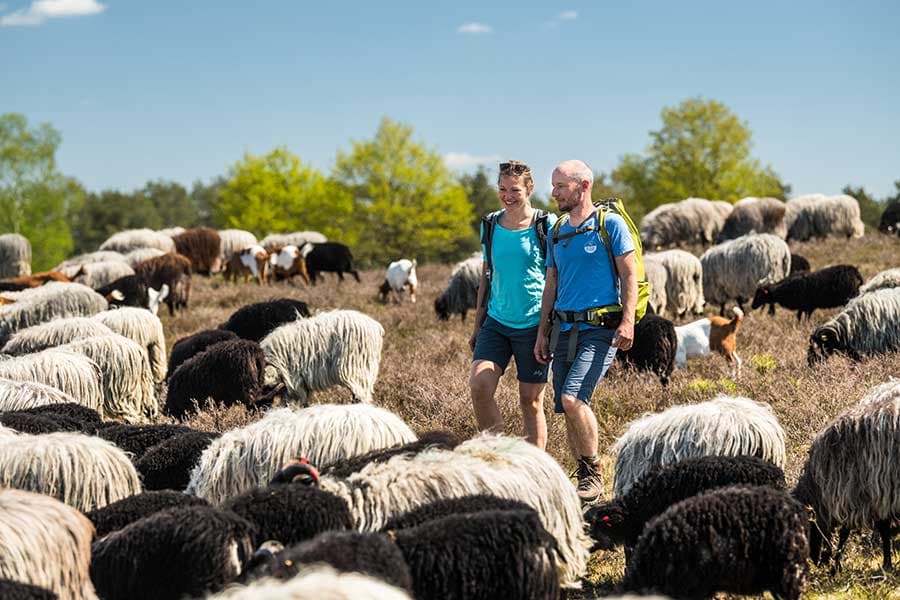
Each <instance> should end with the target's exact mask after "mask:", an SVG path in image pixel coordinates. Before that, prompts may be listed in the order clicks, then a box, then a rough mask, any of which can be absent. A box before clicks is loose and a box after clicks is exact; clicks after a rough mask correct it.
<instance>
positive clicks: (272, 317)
mask: <svg viewBox="0 0 900 600" xmlns="http://www.w3.org/2000/svg"><path fill="white" fill-rule="evenodd" d="M310 315H311V313H310V312H309V306H307V304H306V302H301V301H300V300H294V299H292V298H276V299H274V300H267V301H265V302H257V303H255V304H248V305H246V306H243V307H241V308H239V309H238V310H236V311H235V312H233V313H232V314H231V316H230V317H228V321H226V322H225V324H224V325H222V326H221V327H220V329H224V330H227V331H233V332H234V333H235V334H237V336H238V337H240V338H243V339H245V340H252V341H254V342H259V341H262V339H263V338H264V337H266V336H267V335H269V334H270V333H271V332H272V331H273V330H274V329H275V328H276V327H280V326H281V325H284V324H285V323H290V322H292V321H296V320H297V319H301V318H308V317H309V316H310Z"/></svg>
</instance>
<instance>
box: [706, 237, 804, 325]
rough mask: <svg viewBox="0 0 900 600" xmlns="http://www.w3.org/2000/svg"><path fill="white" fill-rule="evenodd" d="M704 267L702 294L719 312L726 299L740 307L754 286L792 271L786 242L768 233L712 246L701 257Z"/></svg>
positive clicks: (781, 277)
mask: <svg viewBox="0 0 900 600" xmlns="http://www.w3.org/2000/svg"><path fill="white" fill-rule="evenodd" d="M700 263H701V265H702V267H703V295H704V296H706V300H707V302H711V303H712V304H718V305H719V306H720V313H719V314H721V315H724V314H725V303H726V302H728V301H730V300H735V301H736V302H737V304H738V306H739V307H740V308H741V309H743V308H744V303H745V302H747V301H748V300H750V299H751V298H752V297H753V294H754V293H755V292H756V288H757V287H759V286H760V285H766V284H768V283H773V282H775V281H781V280H782V279H784V278H786V277H787V276H788V273H790V271H791V251H790V248H788V245H787V243H786V242H785V241H784V240H782V239H781V238H779V237H777V236H774V235H772V234H770V233H763V234H756V235H746V236H744V237H740V238H737V239H736V240H731V241H728V242H725V243H722V244H719V245H718V246H713V247H712V248H710V249H709V250H707V251H706V252H704V253H703V256H701V257H700Z"/></svg>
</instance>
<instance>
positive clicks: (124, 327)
mask: <svg viewBox="0 0 900 600" xmlns="http://www.w3.org/2000/svg"><path fill="white" fill-rule="evenodd" d="M91 318H92V319H94V320H95V321H98V322H100V323H103V324H104V325H105V326H106V327H108V328H109V329H111V330H112V331H113V332H115V333H118V334H119V335H121V336H124V337H126V338H128V339H130V340H131V341H133V342H135V343H136V344H137V345H139V346H141V347H142V348H143V349H144V350H145V351H146V352H147V359H148V360H149V361H150V370H151V372H152V373H153V379H154V381H157V382H159V381H162V380H163V379H165V377H166V336H165V333H163V326H162V321H160V320H159V318H158V317H157V316H156V315H154V314H152V313H151V312H149V311H146V310H143V309H141V308H132V307H124V308H119V309H116V310H107V311H104V312H101V313H97V314H96V315H94V316H93V317H91Z"/></svg>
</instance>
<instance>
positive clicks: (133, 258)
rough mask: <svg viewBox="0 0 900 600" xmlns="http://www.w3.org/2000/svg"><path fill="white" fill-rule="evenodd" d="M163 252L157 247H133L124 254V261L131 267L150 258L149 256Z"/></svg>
mask: <svg viewBox="0 0 900 600" xmlns="http://www.w3.org/2000/svg"><path fill="white" fill-rule="evenodd" d="M163 254H165V252H164V251H162V250H160V249H159V248H135V249H134V250H132V251H130V252H129V253H128V254H126V255H125V262H126V263H128V266H129V267H131V268H132V269H133V268H135V267H136V266H137V265H139V264H141V263H142V262H144V261H145V260H150V259H151V258H156V257H157V256H162V255H163Z"/></svg>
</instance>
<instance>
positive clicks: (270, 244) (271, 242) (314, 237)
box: [259, 231, 328, 252]
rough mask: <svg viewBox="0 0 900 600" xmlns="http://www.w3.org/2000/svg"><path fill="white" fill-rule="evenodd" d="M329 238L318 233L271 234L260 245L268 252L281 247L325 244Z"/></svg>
mask: <svg viewBox="0 0 900 600" xmlns="http://www.w3.org/2000/svg"><path fill="white" fill-rule="evenodd" d="M327 241H328V238H327V237H325V236H324V235H322V234H321V233H319V232H318V231H294V232H293V233H270V234H269V235H267V236H266V237H264V238H263V239H261V240H260V241H259V245H260V246H262V247H263V248H265V249H266V251H267V252H269V251H271V250H273V249H274V248H278V247H280V246H297V247H298V248H302V247H303V246H304V244H324V243H325V242H327Z"/></svg>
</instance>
